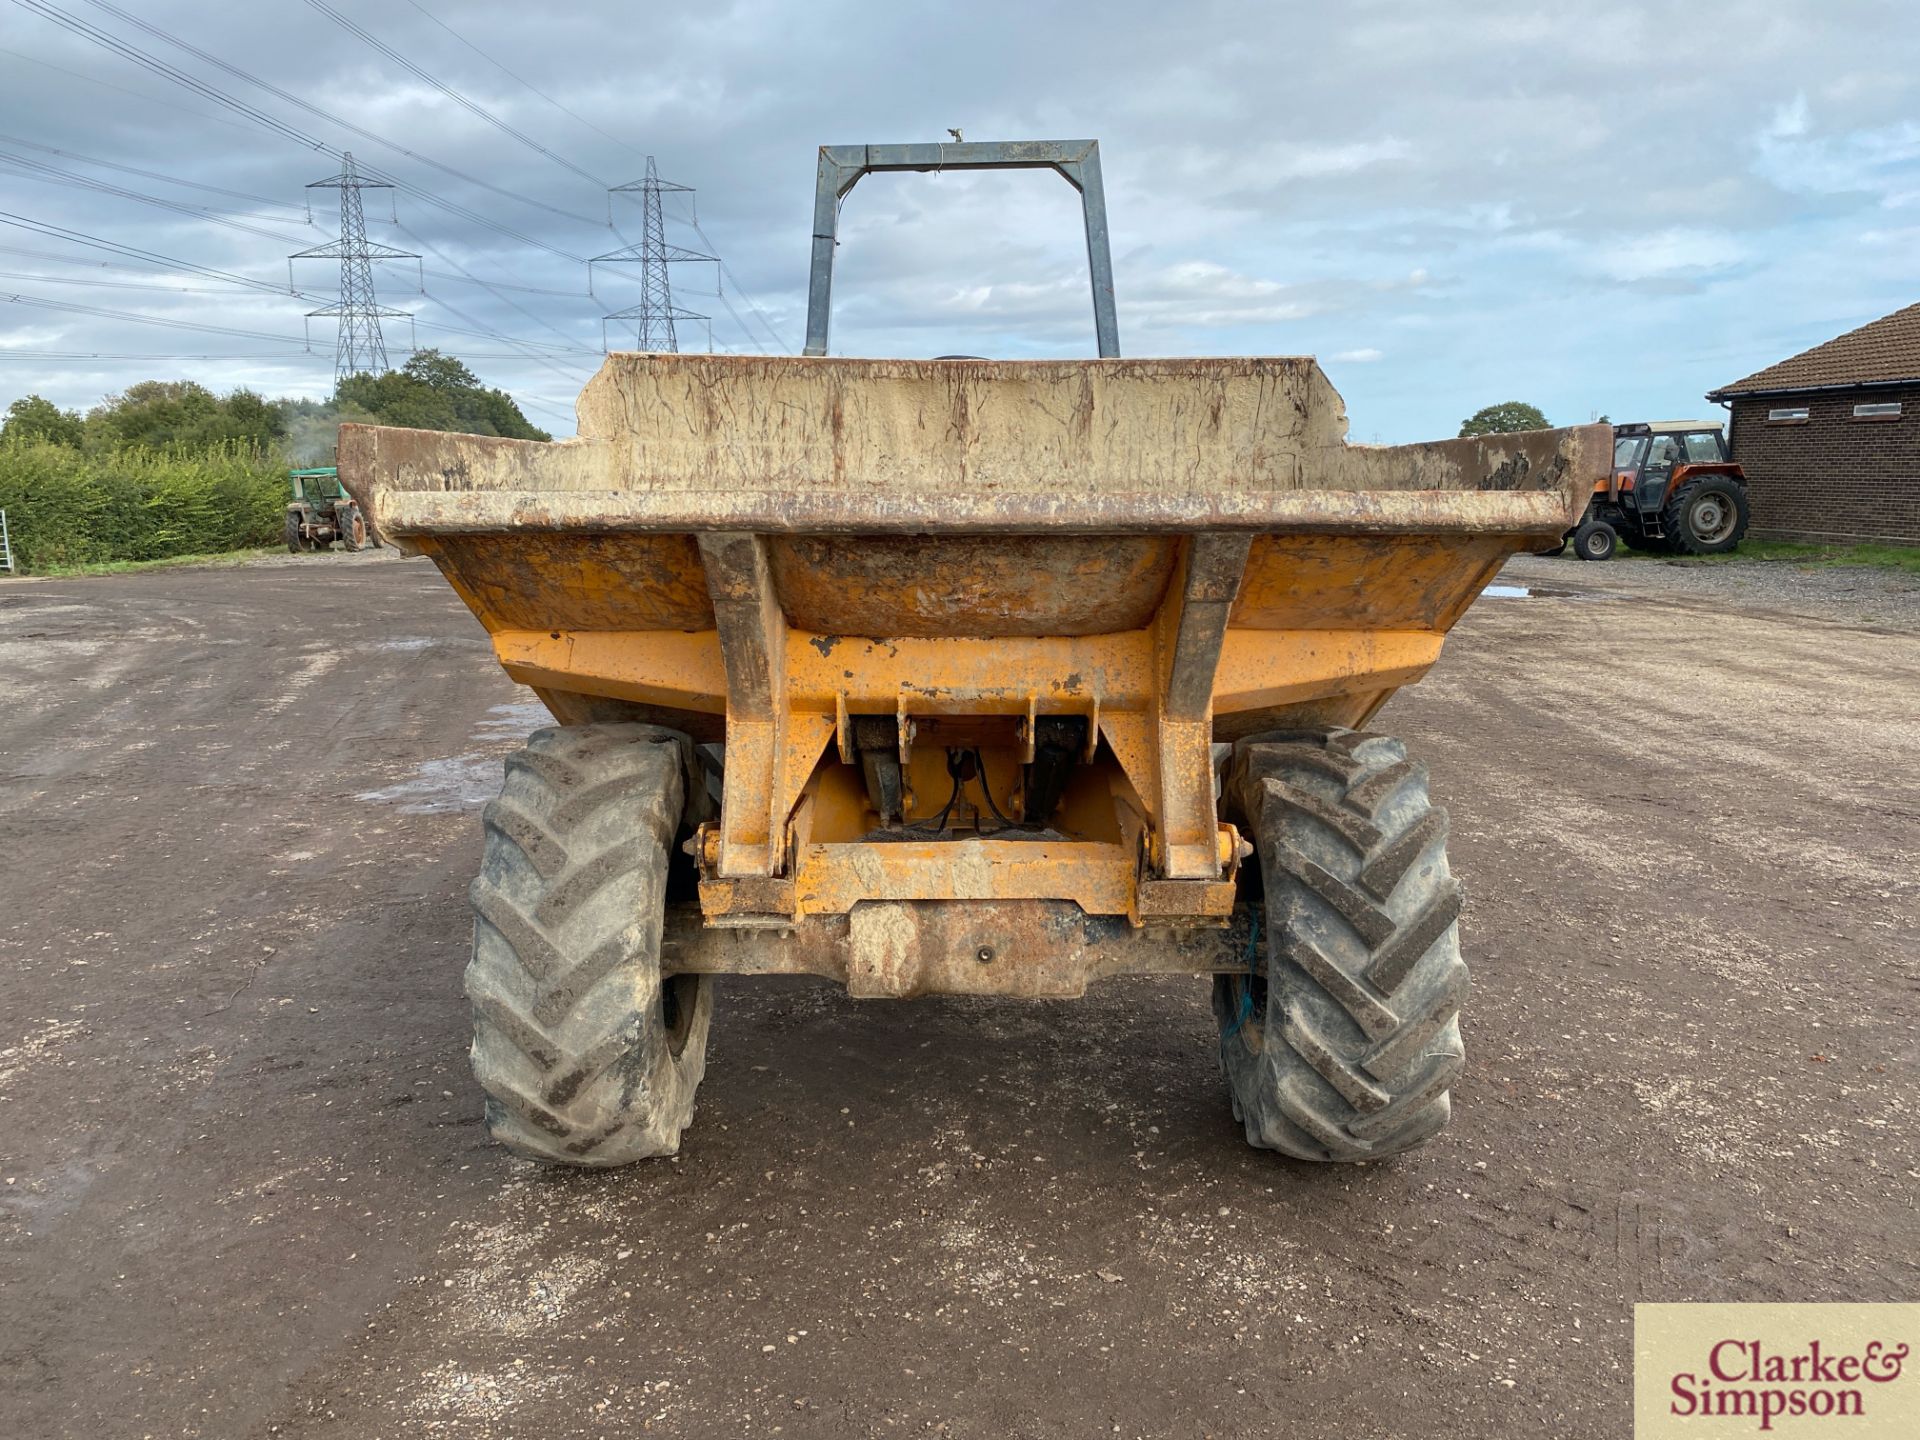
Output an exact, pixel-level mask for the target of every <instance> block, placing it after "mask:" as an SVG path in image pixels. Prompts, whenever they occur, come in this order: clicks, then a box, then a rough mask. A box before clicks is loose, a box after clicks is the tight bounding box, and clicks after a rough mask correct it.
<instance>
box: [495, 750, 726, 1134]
mask: <svg viewBox="0 0 1920 1440" xmlns="http://www.w3.org/2000/svg"><path fill="white" fill-rule="evenodd" d="M689 753H690V752H689V750H688V747H687V745H686V742H685V741H684V740H683V739H682V738H681V737H680V736H678V735H676V734H674V733H673V732H672V731H670V730H662V729H660V728H658V727H656V726H651V725H570V726H559V727H555V728H552V729H547V730H539V731H536V732H535V733H534V734H533V735H532V737H531V738H529V739H528V741H527V744H526V747H525V748H524V749H523V750H520V751H519V752H518V753H516V754H514V755H512V756H510V757H508V760H507V776H506V783H505V784H504V785H503V786H502V788H501V791H500V795H499V797H498V798H497V799H495V800H493V801H492V802H491V803H490V804H488V806H487V808H486V812H485V825H486V849H485V852H484V855H483V858H482V860H481V864H480V875H479V877H478V878H477V879H476V880H475V881H474V882H473V886H472V891H471V895H472V900H473V915H474V923H473V959H472V961H471V962H470V963H469V964H468V966H467V995H468V997H469V998H470V999H471V1000H472V1002H473V1073H474V1075H475V1076H476V1077H477V1078H478V1079H479V1081H480V1085H481V1088H483V1089H484V1090H485V1091H486V1095H487V1101H486V1118H487V1128H488V1129H489V1130H490V1131H492V1133H493V1136H494V1138H495V1139H497V1140H500V1141H502V1142H503V1143H505V1144H506V1145H508V1146H510V1147H511V1148H512V1149H514V1150H517V1151H519V1152H520V1153H521V1154H523V1155H528V1156H531V1157H533V1158H534V1159H537V1160H548V1161H553V1162H556V1163H559V1164H563V1165H590V1166H609V1165H624V1164H627V1163H628V1162H630V1161H634V1160H642V1159H645V1158H647V1157H649V1156H654V1155H671V1154H673V1153H674V1152H675V1151H677V1150H678V1149H679V1148H680V1135H681V1132H682V1131H684V1130H685V1129H686V1127H687V1125H688V1124H689V1123H690V1122H691V1121H692V1119H693V1095H694V1090H695V1088H696V1087H697V1086H698V1085H699V1083H700V1077H701V1075H702V1073H703V1072H704V1070H705V1068H706V1051H707V1030H708V1025H709V1022H710V1020H711V1018H712V1015H713V997H712V984H711V982H710V981H709V980H708V978H707V977H705V976H701V975H680V976H673V977H668V978H664V979H663V977H662V976H661V973H660V936H661V926H662V922H663V919H664V914H665V903H666V881H667V857H668V855H669V854H670V853H671V851H670V847H671V846H672V845H673V843H674V840H675V836H676V833H677V832H678V830H679V828H680V825H681V819H682V815H683V812H684V810H685V808H686V806H685V796H686V770H687V760H686V757H687V755H688V754H689Z"/></svg>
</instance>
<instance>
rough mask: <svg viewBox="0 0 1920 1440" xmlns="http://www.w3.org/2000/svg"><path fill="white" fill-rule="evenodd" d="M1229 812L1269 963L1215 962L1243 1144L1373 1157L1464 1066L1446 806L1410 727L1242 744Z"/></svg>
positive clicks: (1438, 1123)
mask: <svg viewBox="0 0 1920 1440" xmlns="http://www.w3.org/2000/svg"><path fill="white" fill-rule="evenodd" d="M1225 798H1226V800H1227V802H1228V810H1229V813H1230V814H1232V815H1233V816H1234V817H1235V818H1236V819H1239V820H1241V821H1242V822H1244V823H1245V825H1247V826H1248V827H1250V828H1251V830H1252V832H1253V836H1254V839H1255V841H1256V843H1257V847H1258V852H1259V859H1260V869H1259V879H1260V882H1261V885H1262V887H1263V889H1264V892H1265V897H1266V920H1265V925H1264V929H1265V931H1266V968H1265V973H1264V975H1263V974H1261V973H1259V972H1258V970H1257V968H1256V966H1255V964H1254V963H1253V962H1254V956H1253V955H1252V954H1250V955H1249V964H1248V973H1247V974H1246V975H1221V976H1216V977H1215V980H1214V990H1213V1008H1214V1015H1215V1017H1216V1018H1217V1019H1218V1020H1219V1022H1220V1058H1221V1063H1222V1065H1223V1066H1224V1067H1225V1070H1226V1075H1227V1086H1228V1089H1229V1091H1230V1092H1231V1094H1232V1096H1233V1113H1234V1118H1235V1119H1236V1120H1239V1121H1241V1122H1242V1123H1243V1124H1244V1125H1245V1126H1246V1131H1247V1140H1248V1142H1249V1143H1250V1144H1253V1145H1255V1146H1258V1147H1260V1148H1262V1149H1269V1150H1278V1151H1280V1152H1282V1153H1283V1154H1286V1155H1292V1156H1294V1157H1296V1158H1298V1159H1302V1160H1374V1159H1378V1158H1380V1157H1382V1156H1386V1155H1392V1154H1395V1153H1396V1152H1398V1151H1402V1150H1407V1149H1410V1148H1412V1147H1413V1146H1415V1145H1419V1144H1421V1143H1422V1142H1423V1141H1425V1140H1428V1139H1430V1138H1431V1137H1432V1136H1433V1135H1434V1134H1435V1133H1437V1132H1438V1131H1439V1130H1440V1129H1441V1128H1442V1127H1443V1126H1444V1125H1445V1124H1446V1123H1447V1115H1448V1108H1449V1100H1448V1095H1447V1091H1448V1087H1449V1086H1451V1085H1452V1083H1453V1079H1454V1076H1456V1075H1458V1074H1459V1073H1460V1067H1461V1065H1462V1064H1463V1063H1464V1060H1465V1051H1464V1050H1463V1048H1462V1046H1461V1042H1460V1004H1461V1001H1462V1000H1464V999H1465V998H1466V994H1467V967H1466V965H1465V963H1464V962H1463V961H1462V960H1461V958H1460V940H1459V929H1458V926H1457V924H1456V923H1455V922H1456V921H1457V920H1458V919H1459V916H1460V903H1461V893H1460V886H1459V884H1458V882H1457V881H1455V880H1454V878H1453V876H1452V873H1451V872H1450V871H1449V870H1448V868H1447V854H1446V843H1447V812H1446V811H1444V810H1440V809H1436V808H1435V807H1434V806H1433V805H1432V804H1431V803H1430V802H1429V801H1428V798H1427V768H1426V766H1425V765H1422V764H1420V763H1418V762H1416V761H1412V760H1409V759H1407V754H1406V749H1405V747H1404V746H1402V745H1401V743H1400V742H1399V741H1398V740H1394V739H1391V738H1389V737H1388V736H1385V735H1369V734H1365V733H1362V732H1359V731H1353V730H1324V731H1313V732H1308V733H1302V734H1295V735H1275V736H1259V737H1255V738H1254V739H1251V740H1243V741H1241V742H1240V743H1239V744H1238V745H1236V746H1235V747H1234V756H1233V762H1232V766H1231V769H1230V770H1229V772H1228V777H1227V785H1226V796H1225Z"/></svg>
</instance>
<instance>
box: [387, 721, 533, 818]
mask: <svg viewBox="0 0 1920 1440" xmlns="http://www.w3.org/2000/svg"><path fill="white" fill-rule="evenodd" d="M552 723H553V717H552V716H550V715H549V714H548V713H547V707H546V706H544V705H542V704H541V703H540V702H539V701H537V700H533V701H526V702H523V703H521V704H517V705H495V706H493V707H492V708H491V709H489V710H488V711H487V713H486V714H485V715H484V716H483V717H481V720H480V722H479V728H478V729H476V730H475V731H474V733H473V738H474V739H475V740H476V741H478V742H481V743H483V744H492V745H498V744H500V743H501V742H503V741H506V742H512V741H518V740H523V739H525V738H526V737H527V736H528V735H531V734H532V733H533V732H534V731H535V730H538V729H539V728H540V727H541V726H542V725H550V724H552ZM500 763H501V754H500V752H499V751H498V750H497V749H496V750H475V751H472V752H470V753H468V754H465V755H454V756H451V757H449V758H446V759H442V760H423V761H421V762H420V764H419V765H418V766H416V767H415V768H414V772H413V774H412V775H410V776H408V777H407V778H406V779H405V780H401V781H398V782H396V783H395V784H392V785H386V786H382V787H381V788H380V789H378V790H365V791H362V792H361V793H360V794H358V795H355V796H354V797H353V798H354V799H356V800H370V801H373V802H374V803H375V804H379V805H392V806H394V807H395V808H396V809H398V810H399V811H400V813H401V814H402V815H444V814H447V813H448V812H450V811H454V810H477V809H479V808H480V807H481V806H482V805H484V804H486V803H487V801H489V800H491V799H492V798H493V797H494V796H495V795H497V794H498V793H499V792H500Z"/></svg>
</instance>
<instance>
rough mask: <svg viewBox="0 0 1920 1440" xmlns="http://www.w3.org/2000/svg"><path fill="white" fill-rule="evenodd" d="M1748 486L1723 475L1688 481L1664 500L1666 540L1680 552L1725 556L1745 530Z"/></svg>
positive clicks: (1663, 518)
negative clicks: (1667, 499)
mask: <svg viewBox="0 0 1920 1440" xmlns="http://www.w3.org/2000/svg"><path fill="white" fill-rule="evenodd" d="M1747 515H1748V509H1747V487H1746V486H1744V485H1742V484H1740V483H1739V481H1737V480H1734V479H1732V478H1731V477H1730V476H1726V475H1702V476H1701V477H1700V478H1699V479H1697V480H1689V481H1687V482H1686V483H1685V484H1684V485H1682V486H1681V487H1680V488H1679V489H1678V490H1676V491H1675V492H1674V494H1673V498H1672V499H1671V500H1669V501H1667V508H1666V511H1665V513H1664V514H1663V516H1662V524H1663V525H1664V527H1665V529H1666V532H1667V537H1668V540H1669V542H1670V543H1671V544H1672V545H1673V548H1674V549H1675V550H1676V551H1677V552H1679V553H1680V554H1682V555H1724V554H1726V553H1727V552H1728V551H1730V550H1732V549H1734V548H1735V547H1736V546H1737V545H1739V543H1740V537H1741V536H1743V535H1745V534H1746V533H1747Z"/></svg>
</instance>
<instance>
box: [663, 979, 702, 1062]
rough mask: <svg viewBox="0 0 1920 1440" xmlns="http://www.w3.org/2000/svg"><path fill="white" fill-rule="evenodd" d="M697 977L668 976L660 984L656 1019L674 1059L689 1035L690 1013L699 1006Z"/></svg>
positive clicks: (692, 1015) (682, 1049)
mask: <svg viewBox="0 0 1920 1440" xmlns="http://www.w3.org/2000/svg"><path fill="white" fill-rule="evenodd" d="M700 980H701V977H700V976H698V975H669V976H667V977H666V978H665V979H664V980H662V981H661V982H660V1018H661V1021H662V1023H663V1024H664V1025H665V1027H666V1031H667V1052H668V1053H669V1054H670V1055H672V1056H673V1058H674V1059H676V1060H678V1059H679V1058H680V1055H681V1053H682V1052H683V1051H684V1050H685V1049H686V1048H687V1037H688V1036H690V1035H691V1034H692V1033H693V1017H694V1011H695V1010H696V1009H697V1008H698V1006H699V1003H700Z"/></svg>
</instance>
